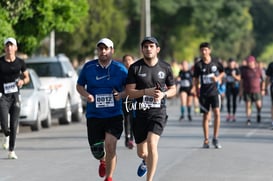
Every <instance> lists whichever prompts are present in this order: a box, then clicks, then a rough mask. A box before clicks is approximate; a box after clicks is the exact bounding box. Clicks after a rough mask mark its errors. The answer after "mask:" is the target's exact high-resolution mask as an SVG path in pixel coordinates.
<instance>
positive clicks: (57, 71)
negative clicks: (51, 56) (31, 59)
mask: <svg viewBox="0 0 273 181" xmlns="http://www.w3.org/2000/svg"><path fill="white" fill-rule="evenodd" d="M27 67H28V68H32V69H34V70H35V71H36V73H37V74H38V76H39V77H64V73H63V71H62V67H61V65H60V63H58V62H49V63H27Z"/></svg>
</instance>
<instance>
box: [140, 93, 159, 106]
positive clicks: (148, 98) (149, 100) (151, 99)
mask: <svg viewBox="0 0 273 181" xmlns="http://www.w3.org/2000/svg"><path fill="white" fill-rule="evenodd" d="M142 102H143V104H145V105H146V106H147V107H150V108H160V102H155V101H154V97H152V96H147V95H144V96H143V100H142Z"/></svg>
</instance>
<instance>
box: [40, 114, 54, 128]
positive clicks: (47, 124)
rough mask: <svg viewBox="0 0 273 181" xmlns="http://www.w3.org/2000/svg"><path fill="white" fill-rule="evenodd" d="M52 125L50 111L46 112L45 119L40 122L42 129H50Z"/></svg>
mask: <svg viewBox="0 0 273 181" xmlns="http://www.w3.org/2000/svg"><path fill="white" fill-rule="evenodd" d="M51 124H52V118H51V111H50V110H49V111H48V114H47V118H46V119H45V120H43V121H42V127H43V128H50V127H51Z"/></svg>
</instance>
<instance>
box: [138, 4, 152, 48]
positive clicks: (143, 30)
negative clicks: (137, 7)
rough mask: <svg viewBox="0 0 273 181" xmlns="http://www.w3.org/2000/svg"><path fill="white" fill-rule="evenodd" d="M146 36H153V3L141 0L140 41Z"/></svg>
mask: <svg viewBox="0 0 273 181" xmlns="http://www.w3.org/2000/svg"><path fill="white" fill-rule="evenodd" d="M146 36H151V3H150V0H141V21H140V42H141V41H142V40H143V38H144V37H146ZM140 53H141V52H140Z"/></svg>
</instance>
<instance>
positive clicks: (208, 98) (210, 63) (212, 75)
mask: <svg viewBox="0 0 273 181" xmlns="http://www.w3.org/2000/svg"><path fill="white" fill-rule="evenodd" d="M199 48H200V52H201V55H202V58H201V60H200V61H198V62H197V63H195V65H194V85H195V87H196V89H198V86H199V81H200V83H201V87H200V93H198V94H199V95H198V97H199V102H200V110H201V113H203V131H204V144H203V147H204V148H209V119H210V107H212V110H213V113H214V132H213V139H212V144H213V145H214V146H215V148H221V145H220V144H219V143H218V134H219V128H220V108H219V107H220V105H221V103H220V101H221V99H220V95H219V92H218V89H217V82H218V81H219V80H221V79H222V78H223V76H224V72H223V71H224V68H223V65H222V64H221V63H220V62H219V61H218V60H216V59H213V58H212V57H211V56H210V53H211V49H210V45H209V43H206V42H205V43H201V44H200V47H199Z"/></svg>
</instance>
